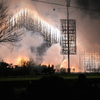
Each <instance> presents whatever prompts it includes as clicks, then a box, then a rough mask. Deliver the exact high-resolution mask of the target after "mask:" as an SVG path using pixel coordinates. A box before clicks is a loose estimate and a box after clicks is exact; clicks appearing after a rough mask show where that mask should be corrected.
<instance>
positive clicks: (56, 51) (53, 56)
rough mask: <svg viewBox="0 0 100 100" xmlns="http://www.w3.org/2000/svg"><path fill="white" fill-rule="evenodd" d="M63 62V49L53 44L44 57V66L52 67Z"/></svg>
mask: <svg viewBox="0 0 100 100" xmlns="http://www.w3.org/2000/svg"><path fill="white" fill-rule="evenodd" d="M62 61H63V56H62V55H61V47H60V45H59V43H58V44H53V45H52V46H51V47H50V48H49V49H48V50H47V51H46V53H45V55H44V56H43V64H50V65H52V64H53V65H55V66H57V65H60V64H61V62H62Z"/></svg>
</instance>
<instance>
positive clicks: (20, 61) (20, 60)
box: [17, 57, 29, 66]
mask: <svg viewBox="0 0 100 100" xmlns="http://www.w3.org/2000/svg"><path fill="white" fill-rule="evenodd" d="M28 62H29V59H28V58H27V57H24V58H23V57H18V58H17V65H18V66H23V65H25V66H27V63H28Z"/></svg>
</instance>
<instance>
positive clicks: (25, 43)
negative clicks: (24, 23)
mask: <svg viewBox="0 0 100 100" xmlns="http://www.w3.org/2000/svg"><path fill="white" fill-rule="evenodd" d="M43 42H44V40H43V37H42V36H41V35H40V33H38V32H35V33H33V32H32V31H27V30H26V31H24V37H23V38H22V40H21V41H20V42H19V43H17V44H16V46H15V47H14V48H13V50H12V51H11V50H10V49H9V48H7V47H6V46H1V49H0V56H1V58H2V59H3V60H4V61H5V62H8V63H13V64H16V60H17V59H18V57H21V58H32V59H33V60H34V61H36V54H37V50H36V49H37V47H39V46H40V45H41V44H42V43H43ZM31 47H33V48H34V49H35V50H34V52H32V51H31Z"/></svg>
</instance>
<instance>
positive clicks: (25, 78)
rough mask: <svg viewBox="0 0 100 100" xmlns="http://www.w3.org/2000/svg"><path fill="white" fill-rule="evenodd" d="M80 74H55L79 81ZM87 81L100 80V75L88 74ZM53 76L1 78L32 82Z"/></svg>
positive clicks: (2, 78) (0, 79)
mask: <svg viewBox="0 0 100 100" xmlns="http://www.w3.org/2000/svg"><path fill="white" fill-rule="evenodd" d="M79 74H80V73H73V74H54V76H58V77H62V78H64V79H78V75H79ZM85 75H86V77H87V79H99V78H100V74H99V73H90V74H89V73H88V74H86V73H85ZM48 76H51V75H34V76H17V77H11V76H6V77H0V81H30V80H39V79H41V78H42V77H48Z"/></svg>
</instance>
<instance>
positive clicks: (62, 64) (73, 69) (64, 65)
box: [60, 59, 80, 72]
mask: <svg viewBox="0 0 100 100" xmlns="http://www.w3.org/2000/svg"><path fill="white" fill-rule="evenodd" d="M67 64H68V63H67V59H65V60H64V61H63V62H62V63H61V66H60V68H66V69H67V66H68V65H67ZM70 69H71V72H79V71H80V70H79V69H78V67H77V66H72V65H71V66H70Z"/></svg>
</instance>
